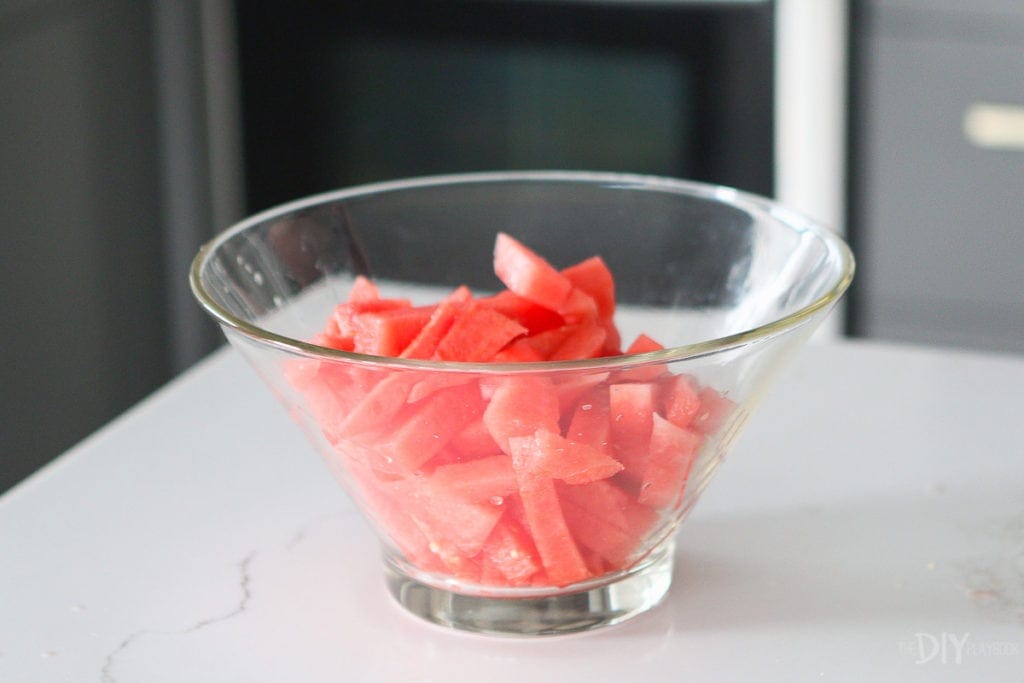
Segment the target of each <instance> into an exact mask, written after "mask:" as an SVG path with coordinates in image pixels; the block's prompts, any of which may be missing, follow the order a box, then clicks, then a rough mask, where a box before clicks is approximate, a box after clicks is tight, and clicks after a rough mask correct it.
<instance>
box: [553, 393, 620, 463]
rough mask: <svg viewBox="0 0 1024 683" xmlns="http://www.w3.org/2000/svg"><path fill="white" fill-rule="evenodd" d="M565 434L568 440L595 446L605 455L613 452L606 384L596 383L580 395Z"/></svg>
mask: <svg viewBox="0 0 1024 683" xmlns="http://www.w3.org/2000/svg"><path fill="white" fill-rule="evenodd" d="M565 436H566V438H568V439H569V440H570V441H575V442H576V443H583V444H587V445H588V446H591V447H593V448H596V449H598V450H600V451H601V452H602V453H604V454H605V455H611V454H612V453H613V447H612V436H611V407H610V404H609V400H608V386H607V385H605V384H598V385H596V386H594V387H593V388H591V389H590V390H588V391H587V392H586V393H585V394H583V396H581V397H580V399H579V403H578V404H577V405H576V408H575V410H574V411H573V413H572V419H571V420H570V422H569V427H568V428H567V429H566V430H565Z"/></svg>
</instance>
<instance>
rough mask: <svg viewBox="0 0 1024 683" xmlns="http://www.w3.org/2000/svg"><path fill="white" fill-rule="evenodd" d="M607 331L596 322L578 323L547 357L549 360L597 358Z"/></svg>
mask: <svg viewBox="0 0 1024 683" xmlns="http://www.w3.org/2000/svg"><path fill="white" fill-rule="evenodd" d="M607 336H608V332H607V331H606V330H605V329H604V328H603V327H601V326H599V325H598V324H596V323H593V322H590V323H579V324H577V325H575V326H574V329H573V330H572V332H571V333H570V334H569V335H568V336H566V338H565V339H563V340H562V343H561V344H559V345H558V348H557V349H555V351H554V352H553V353H552V354H551V355H550V356H549V357H548V358H549V359H550V360H577V359H580V358H597V357H598V356H600V355H601V350H602V349H603V348H604V340H605V337H607Z"/></svg>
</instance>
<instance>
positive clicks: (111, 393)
mask: <svg viewBox="0 0 1024 683" xmlns="http://www.w3.org/2000/svg"><path fill="white" fill-rule="evenodd" d="M152 54H153V45H152V31H151V13H150V6H149V3H146V2H138V1H136V0H104V2H43V1H37V2H19V3H10V4H7V5H6V6H0V92H2V93H3V96H0V193H2V200H0V226H2V233H0V234H2V235H3V250H2V252H0V253H2V257H0V258H2V267H0V291H2V292H3V296H2V297H0V320H2V321H3V323H2V325H3V327H2V329H3V334H2V336H0V352H2V359H3V361H2V365H0V387H2V389H0V491H3V490H4V489H5V488H7V487H8V486H10V485H11V484H13V483H14V482H16V481H18V480H19V479H21V478H23V477H24V476H26V475H28V474H29V473H30V472H32V471H33V470H34V469H36V468H37V467H39V466H40V465H41V464H43V463H44V462H46V461H47V460H48V459H49V458H51V457H53V456H54V455H56V454H58V453H59V452H61V451H62V450H64V449H66V448H67V447H69V446H71V445H72V444H73V443H75V442H76V441H78V440H80V439H81V438H82V437H83V436H84V435H85V434H88V433H89V432H90V431H92V430H94V429H95V428H97V427H99V426H100V425H101V424H103V423H104V422H106V421H107V420H109V419H110V418H112V417H113V416H115V415H116V414H118V413H119V412H121V411H123V410H124V409H125V408H127V407H128V406H129V405H131V404H132V403H133V402H135V401H136V400H138V399H139V398H141V397H142V396H144V395H145V394H146V393H148V392H149V391H150V390H152V389H153V388H154V387H156V386H157V385H159V384H160V383H161V382H163V381H165V380H166V379H167V377H168V376H169V371H170V369H169V365H168V361H167V350H166V346H165V339H166V337H167V334H168V329H167V323H166V321H165V316H164V299H165V292H164V275H165V273H164V272H163V265H162V263H163V260H162V255H161V233H160V208H159V192H158V190H159V179H158V163H157V161H158V152H157V139H158V136H157V127H156V123H155V121H156V105H155V101H156V100H155V79H154V77H153V60H152Z"/></svg>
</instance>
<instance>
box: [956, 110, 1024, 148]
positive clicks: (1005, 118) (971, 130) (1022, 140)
mask: <svg viewBox="0 0 1024 683" xmlns="http://www.w3.org/2000/svg"><path fill="white" fill-rule="evenodd" d="M964 135H965V136H966V138H967V140H968V141H969V142H970V143H971V144H972V145H974V146H976V147H983V148H986V149H1004V150H1024V105H1020V104H994V103H992V102H976V103H974V104H972V105H971V106H969V107H968V108H967V111H966V112H964Z"/></svg>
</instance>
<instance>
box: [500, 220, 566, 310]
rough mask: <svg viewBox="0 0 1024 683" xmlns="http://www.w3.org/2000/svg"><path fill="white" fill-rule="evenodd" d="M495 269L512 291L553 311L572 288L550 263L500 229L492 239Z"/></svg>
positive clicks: (564, 299) (559, 306)
mask: <svg viewBox="0 0 1024 683" xmlns="http://www.w3.org/2000/svg"><path fill="white" fill-rule="evenodd" d="M494 272H495V274H496V275H497V276H498V279H499V280H501V281H502V283H504V285H505V286H506V287H508V288H509V289H510V290H511V291H513V292H515V293H516V294H518V295H519V296H521V297H523V298H524V299H528V300H530V301H532V302H534V303H535V304H538V305H540V306H544V307H545V308H549V309H551V310H553V311H558V310H559V309H560V308H561V307H562V306H563V305H564V304H565V302H566V299H568V298H569V294H570V292H571V291H572V283H571V282H570V281H569V280H568V279H567V278H566V277H565V276H564V275H562V274H561V273H559V272H558V271H557V270H555V268H554V267H553V266H552V265H551V264H550V263H548V262H547V261H546V260H544V259H543V258H542V257H540V256H538V255H537V254H536V253H534V252H533V251H531V250H530V249H529V248H527V247H526V246H525V245H524V244H522V243H521V242H519V241H518V240H517V239H515V238H514V237H512V236H510V235H508V234H506V233H503V232H500V233H498V236H497V239H496V240H495V242H494Z"/></svg>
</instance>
